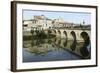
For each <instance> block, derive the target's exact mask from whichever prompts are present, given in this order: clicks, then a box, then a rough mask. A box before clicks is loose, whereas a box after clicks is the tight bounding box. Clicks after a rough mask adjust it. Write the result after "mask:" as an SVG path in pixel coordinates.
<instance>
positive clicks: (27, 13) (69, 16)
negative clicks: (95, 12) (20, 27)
mask: <svg viewBox="0 0 100 73" xmlns="http://www.w3.org/2000/svg"><path fill="white" fill-rule="evenodd" d="M34 15H44V16H46V17H48V18H49V19H57V18H59V17H60V18H63V19H64V21H67V22H72V23H82V22H83V20H84V21H85V24H91V14H90V13H83V12H80V13H79V12H78V13H77V12H67V11H66V12H60V11H36V10H23V20H28V19H32V18H33V16H34Z"/></svg>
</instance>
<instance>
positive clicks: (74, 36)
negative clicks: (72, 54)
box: [70, 31, 76, 40]
mask: <svg viewBox="0 0 100 73" xmlns="http://www.w3.org/2000/svg"><path fill="white" fill-rule="evenodd" d="M70 34H71V35H72V37H73V40H76V33H75V32H74V31H71V32H70Z"/></svg>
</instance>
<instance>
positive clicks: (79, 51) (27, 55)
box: [23, 38, 91, 62]
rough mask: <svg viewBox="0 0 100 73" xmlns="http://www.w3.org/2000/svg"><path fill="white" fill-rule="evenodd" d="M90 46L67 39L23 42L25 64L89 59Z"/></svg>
mask: <svg viewBox="0 0 100 73" xmlns="http://www.w3.org/2000/svg"><path fill="white" fill-rule="evenodd" d="M89 46H90V42H88V43H86V42H77V41H71V40H68V39H66V38H51V39H33V40H26V41H24V42H23V62H38V61H56V60H57V61H58V60H80V59H89V58H90V49H91V48H90V47H89Z"/></svg>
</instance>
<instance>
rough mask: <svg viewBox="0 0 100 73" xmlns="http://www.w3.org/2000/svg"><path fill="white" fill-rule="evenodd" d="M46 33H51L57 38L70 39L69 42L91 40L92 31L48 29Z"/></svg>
mask: <svg viewBox="0 0 100 73" xmlns="http://www.w3.org/2000/svg"><path fill="white" fill-rule="evenodd" d="M45 33H50V34H54V35H56V37H61V38H68V39H69V40H70V39H71V40H77V41H78V40H79V41H83V40H87V39H88V38H89V39H90V38H91V37H90V35H91V31H90V29H75V28H73V29H50V30H49V29H48V30H45Z"/></svg>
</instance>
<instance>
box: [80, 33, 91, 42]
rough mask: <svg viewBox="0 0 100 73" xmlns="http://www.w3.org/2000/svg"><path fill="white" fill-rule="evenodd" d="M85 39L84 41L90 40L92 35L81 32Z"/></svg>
mask: <svg viewBox="0 0 100 73" xmlns="http://www.w3.org/2000/svg"><path fill="white" fill-rule="evenodd" d="M80 35H81V36H82V38H83V40H84V42H90V37H89V35H88V33H87V32H81V34H80Z"/></svg>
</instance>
